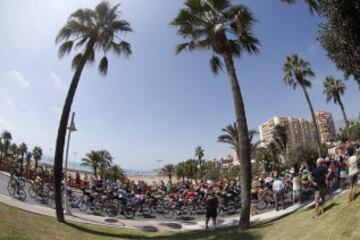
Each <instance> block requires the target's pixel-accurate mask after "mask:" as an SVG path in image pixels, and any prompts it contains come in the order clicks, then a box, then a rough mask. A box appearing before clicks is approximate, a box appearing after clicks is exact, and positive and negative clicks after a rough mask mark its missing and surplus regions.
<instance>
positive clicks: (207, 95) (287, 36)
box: [0, 0, 360, 170]
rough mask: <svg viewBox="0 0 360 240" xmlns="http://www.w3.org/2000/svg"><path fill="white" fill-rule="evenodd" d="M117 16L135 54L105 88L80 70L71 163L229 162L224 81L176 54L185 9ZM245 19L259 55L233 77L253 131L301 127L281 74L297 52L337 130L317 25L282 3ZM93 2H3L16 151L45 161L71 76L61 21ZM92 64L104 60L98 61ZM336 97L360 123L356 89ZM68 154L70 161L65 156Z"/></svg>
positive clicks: (175, 0) (6, 94)
mask: <svg viewBox="0 0 360 240" xmlns="http://www.w3.org/2000/svg"><path fill="white" fill-rule="evenodd" d="M110 2H111V3H112V4H116V3H121V6H120V10H121V12H122V14H121V17H122V18H123V19H125V20H127V21H129V22H130V23H131V26H132V28H133V30H134V32H133V33H130V34H128V35H127V36H126V40H127V41H128V42H130V43H131V45H132V50H133V55H132V56H131V57H130V58H128V59H124V58H119V57H115V56H110V58H109V71H108V75H107V76H106V77H103V76H101V75H100V74H99V73H98V71H97V65H96V64H94V65H91V66H88V67H86V68H85V69H84V72H83V75H82V77H81V80H80V84H79V87H78V90H77V92H76V97H75V99H74V104H73V108H72V110H73V111H75V112H76V117H75V122H76V126H77V128H78V131H77V132H75V133H73V135H72V139H71V147H70V153H71V155H70V157H71V158H72V159H71V160H75V161H77V162H80V160H81V158H82V157H83V156H84V154H85V153H87V152H89V151H91V150H100V149H107V150H109V151H110V153H111V154H112V155H113V157H114V162H115V163H116V164H119V165H121V166H122V167H124V168H126V169H143V170H146V169H153V168H157V167H158V163H157V161H156V160H159V159H161V160H163V164H165V163H177V162H179V161H183V160H186V159H189V158H192V157H194V152H195V147H196V146H198V145H200V146H202V147H203V148H204V149H205V158H206V159H213V158H216V157H220V156H226V155H227V154H229V153H231V150H230V148H229V146H227V145H224V144H221V143H217V141H216V140H217V136H218V135H220V134H221V129H222V128H223V127H225V126H226V125H227V124H229V123H231V122H233V121H234V119H235V114H234V106H233V102H232V95H231V89H230V86H229V81H228V78H227V75H226V72H223V73H221V74H220V75H219V76H214V75H213V74H212V73H211V71H210V68H209V57H210V55H209V53H207V52H200V53H185V54H182V55H178V56H176V55H175V53H174V52H175V46H176V44H177V43H180V42H181V41H182V39H181V38H180V37H179V36H177V35H176V29H175V28H173V27H171V26H169V22H170V21H171V19H172V18H173V17H174V16H175V15H176V13H177V11H178V10H179V9H180V8H181V7H182V6H183V1H182V0H116V1H115V0H113V1H110ZM232 2H233V3H243V4H245V5H247V6H248V7H249V8H250V9H252V11H253V13H254V15H255V17H256V18H257V20H258V21H257V23H256V24H255V26H254V32H255V34H256V36H257V37H258V38H259V39H260V41H261V47H260V53H259V54H257V55H255V56H249V55H244V56H243V57H242V58H241V59H239V60H236V62H235V67H236V70H237V74H238V77H239V82H240V85H241V88H242V93H243V98H244V101H245V107H246V114H247V119H248V125H249V128H256V129H257V128H258V125H259V124H261V123H263V122H265V121H266V120H268V119H270V118H271V117H273V116H278V115H281V116H297V117H309V116H310V113H309V109H308V106H307V104H306V101H305V97H304V96H303V93H302V92H301V91H300V90H297V91H293V90H292V89H290V88H287V87H285V86H284V84H283V80H282V79H283V73H282V65H283V63H284V59H285V57H286V56H287V55H289V54H293V53H298V54H299V55H300V56H301V57H302V58H304V59H305V60H307V61H309V62H310V63H311V66H312V68H313V70H314V72H315V73H316V77H315V78H314V79H313V87H312V89H311V90H310V92H309V93H310V96H311V99H312V102H313V105H314V107H315V109H316V110H317V111H319V110H325V111H329V112H331V113H333V115H334V118H335V119H341V118H342V116H341V112H340V109H339V107H338V106H336V105H334V104H332V103H329V104H327V103H326V101H325V96H324V95H323V93H322V81H323V80H324V78H325V77H326V76H327V75H329V74H332V75H335V76H337V77H340V78H341V77H342V74H341V72H338V71H337V70H336V67H335V66H334V64H333V63H332V62H331V61H330V60H328V58H327V56H326V53H325V51H324V50H323V49H322V48H321V46H320V45H319V43H318V41H317V40H316V37H317V32H318V24H319V22H320V19H319V18H318V17H316V16H312V15H311V14H310V13H309V11H308V9H307V7H306V6H305V5H304V4H298V5H292V6H288V5H284V4H283V3H280V1H279V0H233V1H232ZM98 3H99V1H95V0H36V1H34V0H12V1H0V29H1V37H0V86H1V87H0V131H2V130H5V129H6V130H9V131H11V132H12V135H13V139H14V141H15V142H17V143H20V142H23V141H24V142H26V143H27V144H28V146H29V148H32V147H34V146H41V147H42V148H43V152H44V154H45V155H53V150H50V149H54V146H55V139H56V134H57V128H58V124H59V118H60V113H61V109H62V106H63V104H64V101H65V96H66V92H67V89H68V87H69V83H70V80H71V78H72V75H73V71H72V70H71V67H70V65H71V59H72V58H71V57H72V56H73V55H70V56H68V57H64V58H63V59H59V58H58V55H57V48H58V46H57V45H56V44H55V41H54V40H55V37H56V34H57V32H58V30H59V29H60V28H61V27H62V26H63V25H64V24H65V23H66V20H67V18H68V16H69V15H70V14H71V13H72V12H74V11H75V10H77V9H79V8H93V7H94V6H96V5H97V4H98ZM99 55H100V54H99ZM346 83H347V88H348V90H347V92H346V94H345V96H344V98H343V101H344V104H345V108H346V111H347V113H348V115H349V116H350V117H358V116H359V112H360V109H359V105H358V104H354V102H355V99H358V98H359V94H360V92H359V88H358V86H357V85H356V83H355V81H351V80H349V81H347V82H346ZM74 152H76V153H77V154H76V155H75V154H73V153H74Z"/></svg>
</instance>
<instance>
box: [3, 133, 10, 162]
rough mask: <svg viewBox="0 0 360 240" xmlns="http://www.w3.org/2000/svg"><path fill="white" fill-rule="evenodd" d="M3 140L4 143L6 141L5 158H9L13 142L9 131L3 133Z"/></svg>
mask: <svg viewBox="0 0 360 240" xmlns="http://www.w3.org/2000/svg"><path fill="white" fill-rule="evenodd" d="M1 139H3V141H4V156H5V157H7V156H8V151H9V147H10V143H11V140H12V136H11V133H10V132H9V131H3V132H2V134H1Z"/></svg>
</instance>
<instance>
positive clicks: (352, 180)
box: [349, 174, 358, 185]
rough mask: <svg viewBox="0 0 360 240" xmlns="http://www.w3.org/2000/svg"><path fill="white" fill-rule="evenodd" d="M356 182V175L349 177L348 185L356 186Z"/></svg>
mask: <svg viewBox="0 0 360 240" xmlns="http://www.w3.org/2000/svg"><path fill="white" fill-rule="evenodd" d="M357 181H358V175H357V174H354V175H351V176H349V183H350V184H351V185H356V184H357Z"/></svg>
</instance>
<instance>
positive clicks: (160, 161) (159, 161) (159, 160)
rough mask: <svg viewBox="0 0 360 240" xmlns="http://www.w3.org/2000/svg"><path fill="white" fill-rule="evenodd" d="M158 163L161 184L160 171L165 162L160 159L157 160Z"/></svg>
mask: <svg viewBox="0 0 360 240" xmlns="http://www.w3.org/2000/svg"><path fill="white" fill-rule="evenodd" d="M156 161H157V162H158V163H159V173H158V174H159V184H160V171H161V163H162V162H163V160H162V159H158V160H156Z"/></svg>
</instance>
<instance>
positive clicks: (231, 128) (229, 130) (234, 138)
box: [217, 122, 261, 161]
mask: <svg viewBox="0 0 360 240" xmlns="http://www.w3.org/2000/svg"><path fill="white" fill-rule="evenodd" d="M222 131H223V132H224V134H222V135H220V136H219V137H218V140H217V141H218V142H221V143H227V144H229V145H230V147H231V148H232V149H233V150H234V152H235V153H236V156H237V158H239V154H238V152H239V148H238V146H239V137H238V134H237V130H236V123H235V122H234V123H233V124H229V125H227V126H226V127H225V128H223V129H222ZM258 134H259V132H258V131H256V130H254V129H251V130H249V142H250V151H251V156H252V157H254V155H255V151H256V148H257V147H258V146H259V144H260V143H261V141H260V140H259V141H257V142H255V143H252V141H253V139H254V137H255V135H258ZM236 160H237V161H240V160H239V159H236Z"/></svg>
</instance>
